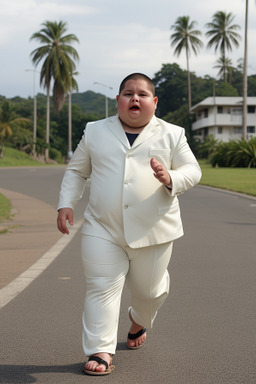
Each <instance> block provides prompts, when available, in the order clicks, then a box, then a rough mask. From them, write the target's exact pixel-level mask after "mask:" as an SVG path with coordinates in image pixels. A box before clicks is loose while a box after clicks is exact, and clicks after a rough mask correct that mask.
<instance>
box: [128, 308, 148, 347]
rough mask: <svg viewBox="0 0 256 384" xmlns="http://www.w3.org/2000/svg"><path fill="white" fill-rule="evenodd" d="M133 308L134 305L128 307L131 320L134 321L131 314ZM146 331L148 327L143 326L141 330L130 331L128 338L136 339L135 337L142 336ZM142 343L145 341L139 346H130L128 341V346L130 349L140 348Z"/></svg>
mask: <svg viewBox="0 0 256 384" xmlns="http://www.w3.org/2000/svg"><path fill="white" fill-rule="evenodd" d="M131 309H132V307H130V308H129V309H128V313H129V318H130V320H131V321H134V320H133V318H132V315H131ZM145 332H147V330H146V328H142V329H141V330H140V331H138V332H137V333H130V332H129V333H128V336H127V338H128V339H129V340H135V339H137V338H138V337H140V336H142V335H143V334H144V333H145ZM142 345H143V343H142V344H141V345H139V346H138V347H130V346H129V345H128V343H127V347H128V348H129V349H139V348H140V347H141V346H142Z"/></svg>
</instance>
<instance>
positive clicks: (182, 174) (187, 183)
mask: <svg viewBox="0 0 256 384" xmlns="http://www.w3.org/2000/svg"><path fill="white" fill-rule="evenodd" d="M168 172H169V174H170V176H171V179H172V190H170V191H168V193H169V194H171V195H172V196H178V195H181V194H182V193H184V192H185V191H186V190H188V189H190V188H192V187H194V186H195V185H196V184H197V183H199V181H200V179H201V177H202V172H201V169H200V166H199V164H198V162H197V160H196V158H195V156H194V154H193V152H192V151H191V149H190V147H189V145H188V143H187V138H186V136H185V130H184V129H183V128H182V131H181V135H180V137H179V140H178V142H177V145H176V148H175V150H174V154H173V158H172V168H171V170H169V171H168Z"/></svg>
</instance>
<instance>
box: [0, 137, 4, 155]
mask: <svg viewBox="0 0 256 384" xmlns="http://www.w3.org/2000/svg"><path fill="white" fill-rule="evenodd" d="M3 157H4V138H3V137H2V140H1V152H0V159H2V158H3Z"/></svg>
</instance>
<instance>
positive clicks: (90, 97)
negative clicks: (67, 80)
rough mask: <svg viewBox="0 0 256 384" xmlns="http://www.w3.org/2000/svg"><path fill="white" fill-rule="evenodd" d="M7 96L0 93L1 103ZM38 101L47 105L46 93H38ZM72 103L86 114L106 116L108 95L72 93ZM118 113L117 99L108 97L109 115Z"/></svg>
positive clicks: (16, 100) (17, 97)
mask: <svg viewBox="0 0 256 384" xmlns="http://www.w3.org/2000/svg"><path fill="white" fill-rule="evenodd" d="M6 99H7V98H6V97H5V96H1V95H0V103H1V102H2V101H4V100H6ZM9 100H10V101H11V102H13V103H15V104H17V103H23V104H24V103H25V104H26V102H28V101H30V102H31V100H32V99H31V98H30V97H29V98H28V99H25V98H22V97H20V96H15V97H13V98H11V99H9ZM67 102H68V98H66V103H67ZM37 103H38V105H39V103H41V104H43V105H45V104H46V95H44V94H43V93H38V94H37ZM72 104H77V105H78V106H79V107H80V108H81V110H82V112H83V113H84V114H93V115H94V116H96V117H100V118H101V117H105V105H106V97H105V96H104V95H102V94H101V93H95V92H93V91H86V92H82V93H79V92H77V93H73V94H72ZM52 105H53V104H52V98H51V106H52ZM116 113H117V110H116V100H115V99H110V98H108V115H109V116H111V115H115V114H116Z"/></svg>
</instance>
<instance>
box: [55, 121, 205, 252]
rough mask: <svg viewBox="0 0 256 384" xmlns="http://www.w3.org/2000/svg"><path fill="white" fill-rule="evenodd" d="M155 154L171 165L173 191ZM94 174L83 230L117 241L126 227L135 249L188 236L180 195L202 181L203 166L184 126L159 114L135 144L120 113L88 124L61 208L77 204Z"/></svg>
mask: <svg viewBox="0 0 256 384" xmlns="http://www.w3.org/2000/svg"><path fill="white" fill-rule="evenodd" d="M152 157H154V158H155V159H157V160H158V161H160V162H161V163H163V164H164V165H165V166H166V168H167V169H168V171H169V173H170V176H171V179H172V190H169V189H168V188H167V187H165V186H164V185H163V184H161V183H160V182H159V181H158V180H157V179H156V178H155V177H154V175H153V170H152V168H151V166H150V159H151V158H152ZM89 177H90V179H91V187H90V196H89V203H88V206H87V207H86V210H85V213H84V217H85V225H84V226H83V229H82V233H85V234H89V235H95V236H99V237H106V235H105V234H106V233H108V234H109V235H110V238H109V240H110V239H111V238H114V239H115V240H116V241H118V236H119V235H120V233H121V232H122V233H123V236H124V239H125V241H126V243H127V244H128V245H129V246H130V247H131V248H139V247H145V246H149V245H153V244H160V243H165V242H169V241H172V240H174V239H177V238H178V237H180V236H182V235H183V228H182V222H181V217H180V208H179V202H178V198H177V196H178V195H180V194H182V193H183V192H185V191H186V190H187V189H189V188H191V187H193V186H194V185H195V184H197V183H198V182H199V180H200V178H201V170H200V167H199V165H198V163H197V161H196V159H195V157H194V155H193V153H192V151H191V150H190V147H189V146H188V144H187V140H186V137H185V131H184V129H183V128H180V127H178V126H175V125H173V124H169V123H166V122H164V121H163V120H161V119H158V118H156V117H155V116H154V117H153V118H152V120H151V121H150V123H149V124H148V125H147V126H146V127H145V128H144V129H143V131H142V132H141V133H140V134H139V136H138V137H137V138H136V140H135V142H134V144H133V146H132V147H131V146H130V144H129V141H128V139H127V137H126V134H125V132H124V130H123V128H122V125H121V123H120V120H119V118H118V116H112V117H110V118H107V119H104V120H100V121H96V122H93V123H88V124H87V126H86V129H85V130H84V135H83V137H82V139H81V141H80V143H79V145H78V147H77V149H76V151H75V152H74V155H73V157H72V159H71V161H70V163H69V165H68V167H67V169H66V172H65V175H64V178H63V181H62V185H61V191H60V199H59V205H58V209H60V208H64V207H70V208H73V209H74V207H75V204H76V202H77V201H78V200H79V199H80V197H81V196H82V194H83V190H84V184H85V180H86V179H87V178H89ZM101 229H102V230H101ZM103 229H104V230H103ZM107 237H108V236H107Z"/></svg>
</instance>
